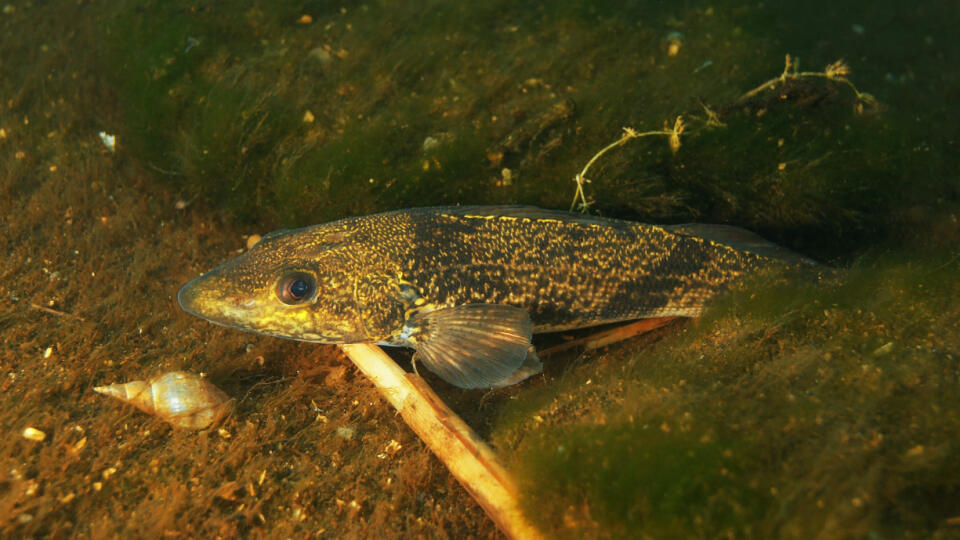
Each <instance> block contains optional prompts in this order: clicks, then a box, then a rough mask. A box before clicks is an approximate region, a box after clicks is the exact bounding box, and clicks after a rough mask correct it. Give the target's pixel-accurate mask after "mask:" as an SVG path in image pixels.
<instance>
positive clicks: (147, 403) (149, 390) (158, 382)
mask: <svg viewBox="0 0 960 540" xmlns="http://www.w3.org/2000/svg"><path fill="white" fill-rule="evenodd" d="M93 391H94V392H97V393H100V394H104V395H107V396H113V397H115V398H117V399H119V400H120V401H124V402H126V403H129V404H130V405H133V406H134V407H136V408H138V409H140V410H141V411H143V412H145V413H148V414H153V415H156V416H158V417H160V418H161V419H163V420H165V421H167V422H169V423H171V424H173V425H174V426H175V427H180V428H185V429H206V428H208V427H210V426H211V425H213V424H215V423H217V422H219V421H220V420H221V419H223V417H224V416H226V415H227V414H228V413H229V412H230V410H231V408H232V406H233V400H232V399H230V398H229V397H228V396H227V395H226V394H224V393H223V391H222V390H220V389H219V388H217V387H216V386H214V385H213V384H211V383H210V382H209V381H207V380H206V379H204V378H202V377H200V376H198V375H194V374H192V373H186V372H183V371H171V372H168V373H164V374H162V375H157V376H156V377H153V378H152V379H149V380H146V381H132V382H128V383H120V384H111V385H109V386H98V387H96V388H94V389H93Z"/></svg>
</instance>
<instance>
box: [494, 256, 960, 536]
mask: <svg viewBox="0 0 960 540" xmlns="http://www.w3.org/2000/svg"><path fill="white" fill-rule="evenodd" d="M957 270H958V261H957V259H956V257H955V256H953V255H944V256H942V257H911V260H909V261H908V260H904V259H902V258H897V257H884V258H881V259H871V260H861V261H859V262H858V263H857V264H856V265H854V267H852V268H851V269H849V270H844V271H835V272H834V271H829V272H826V273H825V274H824V275H823V276H820V278H819V279H816V278H812V277H811V276H788V277H783V276H778V277H775V276H768V277H766V278H761V279H757V280H754V281H753V282H752V283H749V284H746V285H744V286H743V287H742V288H740V290H738V291H735V292H733V293H732V294H730V295H728V296H727V297H726V298H725V299H723V300H722V301H721V302H720V304H719V305H718V306H717V308H716V309H715V310H713V311H712V312H711V314H710V315H709V316H708V317H707V318H706V319H704V320H702V321H700V322H699V323H697V324H694V325H690V326H687V327H685V328H684V330H683V331H681V332H679V335H675V336H673V337H670V338H667V339H665V340H664V341H662V342H660V343H658V344H657V345H656V346H653V347H649V348H646V349H642V350H641V349H639V348H638V347H637V346H636V345H633V346H631V345H625V346H624V347H623V349H621V350H616V349H619V348H615V350H613V351H611V352H609V353H607V354H605V355H602V356H601V357H600V358H598V359H597V361H596V362H595V363H593V364H590V365H587V366H584V367H582V368H580V369H579V374H580V376H579V377H575V378H574V377H570V378H568V380H567V381H563V382H559V383H554V386H553V387H552V391H553V393H554V395H555V397H554V399H552V400H550V401H549V402H547V403H543V402H542V400H541V401H540V403H541V404H539V406H538V407H536V408H533V410H532V411H531V410H530V409H529V408H526V409H523V414H522V415H511V414H510V413H509V412H508V413H505V414H506V416H505V420H504V422H502V423H501V424H500V425H499V426H498V427H497V428H496V429H495V439H497V440H498V441H499V443H500V445H501V446H504V447H509V448H512V449H514V450H515V451H516V455H517V456H519V457H518V458H517V460H516V462H515V463H514V470H515V471H516V473H517V474H518V475H519V476H520V478H521V484H522V485H523V486H524V489H525V492H526V494H527V497H528V498H527V499H526V501H525V504H526V508H527V510H528V515H529V516H530V517H531V519H534V520H536V522H537V523H538V524H539V525H540V526H542V527H543V528H544V529H545V530H546V531H551V534H556V535H558V536H564V537H570V538H576V537H582V536H583V535H590V536H594V535H596V536H607V535H609V536H613V537H629V536H633V535H635V534H637V533H640V532H642V533H644V534H649V535H651V536H653V537H658V536H665V535H666V536H676V535H679V536H714V535H716V534H732V535H734V536H744V535H746V536H760V537H769V536H784V535H786V536H791V537H794V536H800V537H809V536H816V535H817V534H822V533H825V532H827V531H831V530H844V531H849V532H851V533H855V534H857V535H868V534H881V535H887V534H896V535H902V534H905V533H906V532H907V531H911V534H915V535H919V536H926V535H929V534H933V533H935V532H937V531H939V532H941V533H946V532H947V531H948V530H949V528H950V526H949V524H948V520H949V519H951V518H954V517H955V516H956V515H958V514H960V505H958V504H957V503H956V501H957V496H958V494H960V477H958V476H957V475H956V471H955V468H954V464H955V463H954V461H953V458H952V456H954V455H956V453H957V452H958V451H960V448H958V447H957V444H958V443H957V441H956V440H955V439H956V438H955V437H954V436H953V434H954V433H957V430H958V429H960V416H958V414H957V411H960V398H958V396H960V370H958V368H957V366H958V363H957V362H958V359H960V349H958V347H957V344H958V343H960V302H958V301H957V300H956V299H957V298H958V292H960V288H958V283H957V281H956V279H955V276H956V272H957ZM586 379H589V380H590V381H589V382H590V384H588V385H584V383H583V381H584V380H586ZM540 392H541V393H543V392H544V390H540ZM513 407H521V408H523V407H525V406H524V404H523V402H522V400H521V403H520V404H518V405H512V404H511V405H510V406H508V407H507V411H509V410H510V409H511V408H513ZM531 416H533V417H535V418H538V419H540V420H541V421H542V422H543V424H542V425H544V426H546V427H539V428H537V427H534V428H532V427H531V425H533V426H537V424H536V423H534V424H531V423H530V422H529V419H530V418H531ZM951 501H952V502H951Z"/></svg>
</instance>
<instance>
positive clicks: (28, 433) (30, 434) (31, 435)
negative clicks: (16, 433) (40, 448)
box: [23, 427, 47, 442]
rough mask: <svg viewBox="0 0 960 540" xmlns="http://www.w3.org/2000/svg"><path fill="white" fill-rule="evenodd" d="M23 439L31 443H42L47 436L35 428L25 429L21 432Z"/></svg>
mask: <svg viewBox="0 0 960 540" xmlns="http://www.w3.org/2000/svg"><path fill="white" fill-rule="evenodd" d="M23 438H24V439H28V440H31V441H36V442H43V440H44V439H46V438H47V434H46V433H44V432H42V431H40V430H39V429H37V428H33V427H26V428H24V430H23Z"/></svg>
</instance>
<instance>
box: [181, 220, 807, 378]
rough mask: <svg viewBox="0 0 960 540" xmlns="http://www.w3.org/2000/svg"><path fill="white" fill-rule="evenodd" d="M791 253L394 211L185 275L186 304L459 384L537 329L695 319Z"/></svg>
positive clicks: (727, 232) (733, 236)
mask: <svg viewBox="0 0 960 540" xmlns="http://www.w3.org/2000/svg"><path fill="white" fill-rule="evenodd" d="M781 262H787V263H791V264H792V263H798V262H802V259H801V258H800V257H799V256H796V255H794V254H792V253H790V252H788V251H787V250H784V249H782V248H779V247H777V246H775V245H773V244H770V243H768V242H766V241H764V240H762V239H761V238H759V237H757V236H756V235H753V234H752V233H749V232H747V231H744V230H742V229H736V228H734V227H726V226H717V225H699V224H692V225H679V226H667V227H663V226H656V225H647V224H642V223H634V222H629V221H621V220H615V219H605V218H600V217H595V216H587V215H582V214H572V213H567V212H559V211H552V210H543V209H539V208H532V207H512V206H511V207H437V208H414V209H409V210H399V211H395V212H387V213H382V214H375V215H370V216H363V217H354V218H348V219H342V220H340V221H335V222H332V223H326V224H322V225H315V226H312V227H306V228H302V229H296V230H280V231H276V232H273V233H270V234H268V235H266V236H264V237H263V239H262V240H260V242H259V243H257V244H256V245H255V246H254V247H253V248H252V249H250V250H249V251H247V252H246V253H244V254H242V255H240V256H238V257H236V258H235V259H232V260H230V261H227V262H225V263H224V264H222V265H220V266H219V267H217V268H215V269H214V270H212V271H210V272H208V273H206V274H203V275H201V276H200V277H198V278H196V279H194V280H193V281H191V282H189V283H187V284H186V285H185V286H184V287H183V288H182V289H181V290H180V293H179V295H178V301H179V303H180V306H181V307H182V308H183V309H184V310H185V311H187V312H188V313H191V314H194V315H197V316H199V317H202V318H204V319H207V320H209V321H212V322H214V323H217V324H222V325H225V326H229V327H233V328H238V329H241V330H247V331H251V332H257V333H260V334H267V335H271V336H277V337H283V338H289V339H296V340H300V341H312V342H317V343H360V342H372V343H379V344H383V345H392V346H402V347H412V348H413V349H415V351H416V353H415V355H414V361H415V364H414V366H415V367H416V365H417V364H416V363H420V364H422V365H424V366H426V367H427V368H428V369H430V370H432V371H433V372H434V373H436V374H437V375H439V376H440V377H441V378H443V379H445V380H446V381H448V382H450V383H451V384H454V385H456V386H459V387H461V388H487V387H493V386H502V385H506V384H512V383H513V382H516V381H517V380H521V379H522V378H524V377H526V376H529V375H530V374H532V373H536V372H538V371H539V370H540V363H539V360H538V359H537V357H536V353H535V351H534V350H533V347H532V346H531V343H530V340H531V335H532V334H533V333H535V332H552V331H560V330H568V329H573V328H583V327H588V326H594V325H599V324H604V323H611V322H616V321H626V320H632V319H641V318H648V317H673V316H680V317H693V316H697V315H699V314H700V313H701V312H703V310H704V308H705V306H706V305H707V302H708V301H709V300H710V298H711V297H712V296H714V295H715V294H716V293H717V292H718V291H720V290H722V289H723V288H724V287H725V286H726V285H728V284H729V283H730V282H731V281H732V280H734V279H736V278H737V277H738V276H741V275H743V274H744V273H747V272H751V271H754V270H757V269H760V268H763V267H766V266H770V265H772V264H778V263H781Z"/></svg>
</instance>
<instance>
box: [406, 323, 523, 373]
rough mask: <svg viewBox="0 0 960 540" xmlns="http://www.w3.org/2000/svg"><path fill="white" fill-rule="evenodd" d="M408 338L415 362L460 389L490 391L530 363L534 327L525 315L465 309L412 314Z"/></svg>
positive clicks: (407, 325) (408, 327)
mask: <svg viewBox="0 0 960 540" xmlns="http://www.w3.org/2000/svg"><path fill="white" fill-rule="evenodd" d="M404 330H405V333H406V334H407V335H408V336H409V337H408V339H409V340H410V342H412V344H413V346H414V347H415V348H416V351H417V353H416V356H415V357H414V358H415V360H416V361H418V362H420V363H422V364H423V365H425V366H426V367H427V368H428V369H430V371H433V372H434V373H436V374H437V375H439V376H440V377H442V378H443V380H445V381H447V382H449V383H450V384H453V385H455V386H458V387H460V388H490V387H491V386H494V385H497V384H498V383H501V384H502V382H503V381H505V380H508V378H509V377H510V376H511V375H513V374H514V373H515V372H516V371H517V369H518V368H520V366H522V365H523V363H524V360H525V359H526V358H527V351H528V349H530V337H531V335H532V334H533V323H532V322H531V321H530V315H529V314H528V313H527V312H526V311H525V310H523V309H520V308H517V307H513V306H506V305H501V304H466V305H462V306H454V307H449V308H442V309H437V310H433V311H427V312H424V313H416V312H415V313H413V314H412V315H411V316H410V317H409V319H408V320H407V324H406V325H405V328H404Z"/></svg>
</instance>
